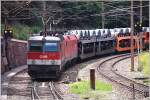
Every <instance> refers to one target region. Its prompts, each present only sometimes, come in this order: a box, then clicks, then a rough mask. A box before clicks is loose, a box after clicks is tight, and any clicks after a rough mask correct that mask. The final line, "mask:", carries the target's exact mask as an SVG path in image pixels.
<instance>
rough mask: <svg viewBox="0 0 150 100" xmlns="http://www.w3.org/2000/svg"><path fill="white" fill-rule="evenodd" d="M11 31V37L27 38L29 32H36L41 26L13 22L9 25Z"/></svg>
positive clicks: (2, 27)
mask: <svg viewBox="0 0 150 100" xmlns="http://www.w3.org/2000/svg"><path fill="white" fill-rule="evenodd" d="M11 29H12V31H13V38H16V39H20V40H27V39H28V37H29V33H38V32H39V31H40V30H41V27H38V26H32V27H29V26H27V25H23V24H15V25H12V26H11ZM3 31H4V24H2V25H1V32H2V33H3Z"/></svg>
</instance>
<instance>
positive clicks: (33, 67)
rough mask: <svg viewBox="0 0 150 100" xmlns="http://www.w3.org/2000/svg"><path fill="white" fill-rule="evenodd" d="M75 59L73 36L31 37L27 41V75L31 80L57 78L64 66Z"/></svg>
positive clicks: (74, 39)
mask: <svg viewBox="0 0 150 100" xmlns="http://www.w3.org/2000/svg"><path fill="white" fill-rule="evenodd" d="M70 47H71V48H70ZM76 58H77V38H76V36H75V35H70V36H61V37H56V36H46V37H44V36H33V37H30V38H29V40H28V53H27V64H28V74H29V75H30V76H31V78H32V79H36V78H57V77H58V76H59V75H60V72H61V71H62V69H63V67H64V65H65V64H66V63H67V62H70V61H72V60H74V59H76Z"/></svg>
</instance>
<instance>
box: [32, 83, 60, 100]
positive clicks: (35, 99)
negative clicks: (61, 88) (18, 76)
mask: <svg viewBox="0 0 150 100" xmlns="http://www.w3.org/2000/svg"><path fill="white" fill-rule="evenodd" d="M39 83H40V82H33V86H32V88H31V98H32V100H63V97H62V95H61V94H60V93H59V92H58V90H57V88H56V87H55V82H52V81H50V82H45V83H46V86H44V87H42V86H39Z"/></svg>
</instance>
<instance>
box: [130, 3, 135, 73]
mask: <svg viewBox="0 0 150 100" xmlns="http://www.w3.org/2000/svg"><path fill="white" fill-rule="evenodd" d="M133 23H134V22H133V0H131V24H130V25H131V71H134V47H133V42H134V41H133V35H134V34H133V33H134V24H133Z"/></svg>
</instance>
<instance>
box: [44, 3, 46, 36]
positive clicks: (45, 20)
mask: <svg viewBox="0 0 150 100" xmlns="http://www.w3.org/2000/svg"><path fill="white" fill-rule="evenodd" d="M43 25H44V36H46V1H43Z"/></svg>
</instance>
